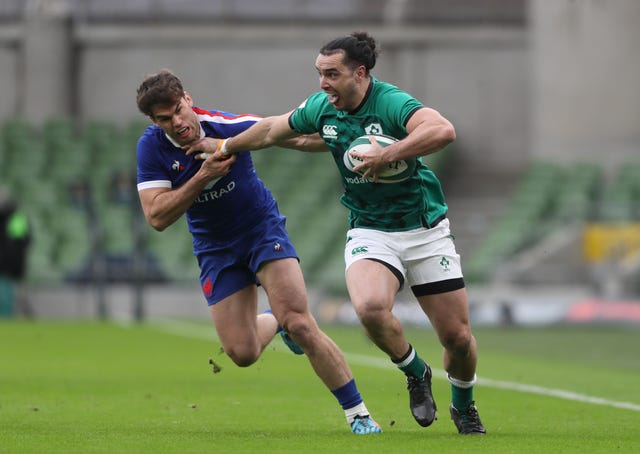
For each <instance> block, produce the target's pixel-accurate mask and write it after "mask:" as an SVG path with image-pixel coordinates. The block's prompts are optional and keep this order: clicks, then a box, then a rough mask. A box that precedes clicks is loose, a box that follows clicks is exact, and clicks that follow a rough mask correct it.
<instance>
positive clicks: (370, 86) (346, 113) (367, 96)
mask: <svg viewBox="0 0 640 454" xmlns="http://www.w3.org/2000/svg"><path fill="white" fill-rule="evenodd" d="M374 81H375V78H374V77H373V76H371V80H369V86H368V87H367V92H366V93H365V94H364V98H362V102H360V104H358V107H356V108H355V109H353V110H351V111H349V112H345V115H355V114H357V113H358V111H359V110H360V109H362V106H364V104H365V103H366V102H367V100H368V99H369V96H370V95H371V90H373V83H374Z"/></svg>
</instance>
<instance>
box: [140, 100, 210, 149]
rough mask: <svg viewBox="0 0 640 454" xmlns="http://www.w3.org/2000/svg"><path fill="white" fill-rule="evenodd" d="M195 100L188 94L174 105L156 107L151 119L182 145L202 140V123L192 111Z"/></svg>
mask: <svg viewBox="0 0 640 454" xmlns="http://www.w3.org/2000/svg"><path fill="white" fill-rule="evenodd" d="M192 106H193V100H192V99H191V96H189V94H188V93H185V95H184V96H183V97H182V98H180V100H179V101H178V102H177V103H176V104H173V105H168V106H156V107H154V108H153V109H152V116H151V119H152V120H153V122H154V123H155V124H156V125H158V126H160V127H161V128H162V129H163V130H164V132H165V133H166V134H167V135H168V136H169V137H171V138H172V139H173V140H175V141H176V142H177V143H179V144H180V145H188V144H190V143H191V142H193V141H195V140H198V139H200V123H199V122H198V117H197V116H196V113H195V112H194V111H193V110H192V109H191V107H192Z"/></svg>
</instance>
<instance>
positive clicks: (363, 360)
mask: <svg viewBox="0 0 640 454" xmlns="http://www.w3.org/2000/svg"><path fill="white" fill-rule="evenodd" d="M149 326H152V327H153V328H156V329H158V330H160V331H163V332H166V333H169V334H173V335H176V336H181V337H188V338H195V339H205V340H209V341H218V336H217V334H216V332H215V329H213V328H211V327H209V326H207V325H203V324H199V323H189V322H176V321H173V320H172V321H168V322H162V323H158V324H153V325H149ZM277 345H280V344H277ZM281 347H282V348H280V347H278V346H276V351H280V352H286V353H289V350H288V349H287V348H286V347H284V346H281ZM344 356H345V357H346V359H347V360H348V362H349V363H350V364H358V365H360V366H369V367H377V368H380V369H389V370H395V369H396V367H395V366H394V365H393V364H392V363H391V362H390V361H389V360H388V359H386V358H379V357H375V356H369V355H360V354H357V353H347V352H344ZM432 372H433V376H434V377H436V378H440V379H443V380H446V378H447V374H446V373H445V371H444V370H441V369H433V368H432ZM478 384H479V385H481V386H487V387H489V388H497V389H507V390H510V391H518V392H522V393H528V394H537V395H540V396H550V397H557V398H559V399H566V400H572V401H576V402H584V403H589V404H595V405H603V406H605V407H614V408H623V409H625V410H633V411H640V405H638V404H634V403H631V402H619V401H615V400H609V399H603V398H601V397H594V396H587V395H585V394H578V393H575V392H572V391H566V390H563V389H554V388H545V387H543V386H537V385H527V384H523V383H515V382H509V381H501V380H493V379H491V378H482V377H479V378H478Z"/></svg>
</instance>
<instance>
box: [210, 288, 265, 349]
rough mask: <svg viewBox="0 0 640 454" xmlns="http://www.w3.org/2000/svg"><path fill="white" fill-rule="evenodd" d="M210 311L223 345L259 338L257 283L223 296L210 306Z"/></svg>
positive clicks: (251, 341)
mask: <svg viewBox="0 0 640 454" xmlns="http://www.w3.org/2000/svg"><path fill="white" fill-rule="evenodd" d="M209 311H210V313H211V318H212V319H213V323H214V325H215V327H216V331H217V333H218V337H219V338H220V342H221V343H222V345H223V347H225V346H227V347H228V346H231V345H238V344H244V343H249V344H252V343H254V342H256V340H257V339H258V328H257V321H256V317H257V311H258V290H257V287H256V286H255V285H248V286H246V287H244V288H243V289H241V290H239V291H237V292H235V293H233V294H231V295H229V296H227V297H226V298H223V299H222V300H220V301H218V302H217V303H216V304H213V305H211V306H209Z"/></svg>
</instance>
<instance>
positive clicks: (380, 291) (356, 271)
mask: <svg viewBox="0 0 640 454" xmlns="http://www.w3.org/2000/svg"><path fill="white" fill-rule="evenodd" d="M346 280H347V289H348V291H349V296H350V298H351V302H352V304H353V306H354V308H355V310H356V312H357V313H358V314H361V313H363V312H365V311H372V310H391V308H392V306H393V301H394V298H395V295H396V293H397V292H398V290H399V288H400V281H399V280H398V277H397V276H396V275H395V274H394V273H393V272H392V271H391V270H390V269H389V267H388V266H387V265H385V264H383V263H381V262H379V261H376V260H370V259H367V258H363V259H360V260H356V261H355V262H353V263H352V264H351V265H349V268H348V269H347V273H346Z"/></svg>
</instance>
